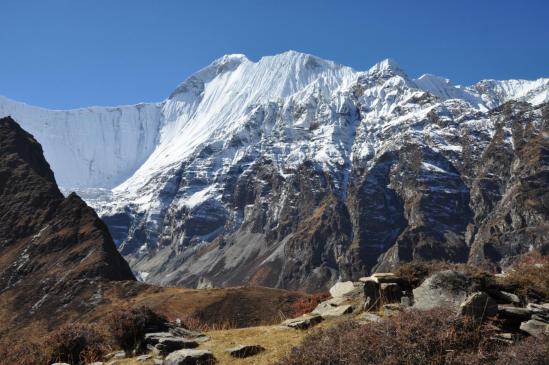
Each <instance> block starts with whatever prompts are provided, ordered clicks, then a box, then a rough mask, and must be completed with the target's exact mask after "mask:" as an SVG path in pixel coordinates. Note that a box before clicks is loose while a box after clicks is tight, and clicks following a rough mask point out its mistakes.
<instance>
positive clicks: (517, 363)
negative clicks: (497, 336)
mask: <svg viewBox="0 0 549 365" xmlns="http://www.w3.org/2000/svg"><path fill="white" fill-rule="evenodd" d="M496 364H497V365H507V364H514V365H549V336H545V337H542V338H534V337H529V338H527V339H525V340H522V341H520V342H518V343H516V344H515V345H514V346H509V347H507V348H506V349H505V350H504V351H503V352H502V353H501V355H500V356H499V357H498V361H497V362H496Z"/></svg>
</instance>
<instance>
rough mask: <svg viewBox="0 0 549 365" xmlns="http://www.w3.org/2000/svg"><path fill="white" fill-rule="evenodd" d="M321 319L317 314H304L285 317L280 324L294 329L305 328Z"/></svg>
mask: <svg viewBox="0 0 549 365" xmlns="http://www.w3.org/2000/svg"><path fill="white" fill-rule="evenodd" d="M322 320H323V318H322V316H320V315H318V314H316V315H315V314H304V315H302V316H301V317H297V318H291V319H287V320H285V321H284V322H282V325H283V326H287V327H290V328H294V329H299V330H305V329H307V328H309V327H312V326H314V325H316V324H318V323H320V322H322Z"/></svg>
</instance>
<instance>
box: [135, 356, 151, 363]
mask: <svg viewBox="0 0 549 365" xmlns="http://www.w3.org/2000/svg"><path fill="white" fill-rule="evenodd" d="M149 359H152V355H148V354H147V355H139V356H137V357H136V358H135V360H137V361H147V360H149Z"/></svg>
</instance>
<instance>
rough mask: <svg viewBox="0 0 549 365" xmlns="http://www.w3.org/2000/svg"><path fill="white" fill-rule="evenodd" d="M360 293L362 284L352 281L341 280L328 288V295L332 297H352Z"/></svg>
mask: <svg viewBox="0 0 549 365" xmlns="http://www.w3.org/2000/svg"><path fill="white" fill-rule="evenodd" d="M360 294H362V285H361V284H360V283H353V282H352V281H342V282H339V283H335V284H334V286H332V287H331V288H330V295H331V296H332V297H333V298H344V297H353V296H356V295H360Z"/></svg>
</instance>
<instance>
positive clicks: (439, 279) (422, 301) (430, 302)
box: [413, 270, 471, 310]
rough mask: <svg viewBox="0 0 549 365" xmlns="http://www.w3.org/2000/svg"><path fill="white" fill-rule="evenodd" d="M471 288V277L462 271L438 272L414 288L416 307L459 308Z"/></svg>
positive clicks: (424, 308) (421, 308) (422, 308)
mask: <svg viewBox="0 0 549 365" xmlns="http://www.w3.org/2000/svg"><path fill="white" fill-rule="evenodd" d="M470 288H471V282H470V280H469V278H467V276H465V275H464V274H462V273H460V272H457V271H453V270H446V271H440V272H437V273H435V274H433V275H432V276H430V277H428V278H427V279H425V281H424V282H423V283H422V284H421V285H420V286H419V287H417V288H415V289H414V290H413V293H414V308H416V309H420V310H426V309H432V308H437V307H450V308H453V309H456V310H457V308H459V306H460V305H461V303H463V302H464V301H465V299H466V298H467V295H468V294H469V291H470Z"/></svg>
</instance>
